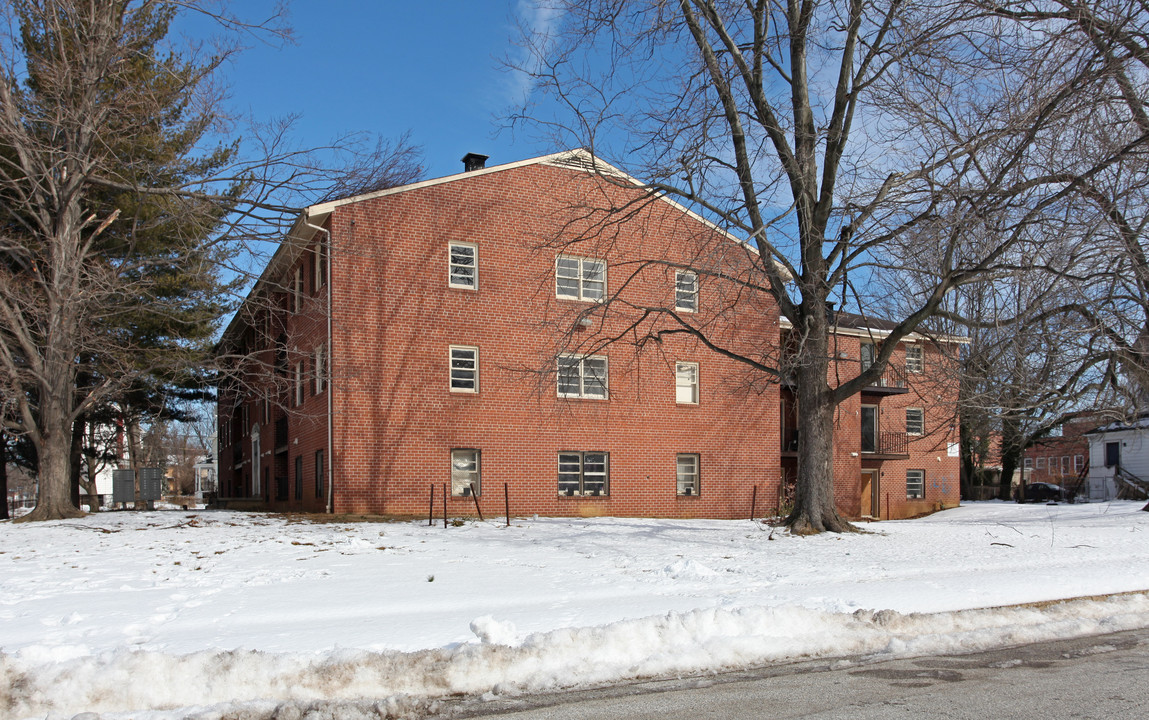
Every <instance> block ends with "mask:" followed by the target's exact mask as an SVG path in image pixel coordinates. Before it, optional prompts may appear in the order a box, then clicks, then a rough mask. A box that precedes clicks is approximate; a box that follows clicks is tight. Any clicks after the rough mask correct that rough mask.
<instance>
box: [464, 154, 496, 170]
mask: <svg viewBox="0 0 1149 720" xmlns="http://www.w3.org/2000/svg"><path fill="white" fill-rule="evenodd" d="M488 157H490V156H489V155H480V154H479V153H467V154H466V155H464V156H463V168H464V169H463V172H472V171H474V170H482V169H483V168H484V167H486V165H487V158H488Z"/></svg>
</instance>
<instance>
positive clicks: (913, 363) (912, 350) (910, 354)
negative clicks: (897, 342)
mask: <svg viewBox="0 0 1149 720" xmlns="http://www.w3.org/2000/svg"><path fill="white" fill-rule="evenodd" d="M924 365H925V363H924V361H923V359H922V346H921V345H906V372H912V373H920V372H921V371H922V369H923V367H924Z"/></svg>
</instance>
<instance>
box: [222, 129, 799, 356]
mask: <svg viewBox="0 0 1149 720" xmlns="http://www.w3.org/2000/svg"><path fill="white" fill-rule="evenodd" d="M530 165H547V166H550V167H557V168H563V169H567V170H573V171H575V172H581V173H587V174H597V175H602V176H606V177H610V178H613V179H616V180H617V181H618V182H619V183H620V184H623V185H633V186H634V187H636V188H643V187H646V183H643V182H642V181H640V180H638V179H637V178H635V177H633V176H631V175H628V174H627V173H625V172H623V171H622V170H619V169H618V168H616V167H614V166H613V165H611V164H610V163H607V162H604V161H603V160H601V159H599V158H598V157H596V156H595V155H594V154H593V153H591V152H590V151H589V150H586V149H584V148H578V149H575V150H564V151H562V152H557V153H552V154H550V155H542V156H540V157H536V158H530V159H528V160H519V161H517V162H512V163H506V164H503V165H494V166H492V167H488V168H483V169H482V170H471V171H466V172H461V173H456V174H454V175H446V176H443V177H439V178H433V179H431V180H420V181H419V182H414V183H409V184H407V185H399V186H397V187H393V188H387V189H385V190H376V191H374V192H369V193H363V194H362V195H353V196H351V197H346V198H340V199H338V200H330V201H327V202H322V203H317V204H315V205H311V206H309V207H307V208H304V210H303V212H301V213H300V214H299V216H298V217H297V218H296V219H295V222H294V223H293V224H292V226H291V229H290V230H289V231H288V232H287V234H286V235H285V236H284V239H283V242H281V243H280V245H279V247H278V248H277V249H276V251H275V254H274V255H272V256H271V259H270V260H269V261H268V263H267V267H265V268H264V270H263V272H262V273H261V274H260V276H259V279H258V280H256V282H255V285H253V286H252V288H251V291H250V292H248V294H247V297H248V298H251V297H253V296H256V295H258V294H260V293H261V292H264V291H266V289H267V288H268V287H269V286H271V285H272V284H273V282H272V281H273V278H275V277H276V276H278V275H280V274H281V273H282V272H283V271H284V270H286V269H287V268H288V267H290V266H292V265H294V264H295V260H296V259H297V258H298V257H299V254H300V253H302V252H303V250H305V249H306V248H307V247H308V246H309V245H310V244H311V241H312V239H313V238H314V237H315V235H316V233H319V232H321V231H322V229H323V228H322V225H323V223H325V222H327V219H328V218H329V217H330V216H331V213H332V212H334V211H335V210H336V209H338V208H340V207H343V206H344V205H352V204H354V203H359V202H364V201H368V200H375V199H376V198H382V197H388V196H391V195H398V194H401V193H406V192H411V191H413V190H420V189H423V188H428V187H434V186H436V185H445V184H447V183H452V182H456V181H458V180H473V179H475V178H478V177H483V176H485V175H493V174H495V173H500V172H506V171H507V170H516V169H518V168H523V167H527V166H530ZM658 199H659V200H661V201H662V202H665V203H668V204H670V205H671V206H673V207H674V208H675V209H677V210H679V211H680V212H682V213H683V214H685V215H688V216H690V217H691V218H693V219H694V220H697V221H698V222H700V223H702V224H703V225H705V226H707V227H708V228H710V229H711V230H713V231H714V232H716V233H718V234H720V235H723V236H725V237H727V238H729V239H730V240H732V241H733V242H736V243H738V244H739V245H742V246H743V247H745V248H747V249H748V250H750V251H751V252H754V253H755V254H757V249H756V248H755V247H754V246H752V245H749V244H748V243H747V242H746V241H745V240H744V239H741V238H738V237H736V236H734V235H732V234H731V233H729V232H727V231H726V230H723V229H722V228H720V227H719V226H718V225H716V224H714V223H713V222H711V221H709V220H707V219H706V218H704V217H702V216H701V215H699V214H698V213H696V212H694V211H693V210H691V209H690V208H687V207H686V206H684V205H682V204H681V203H678V202H676V201H674V200H672V199H671V198H669V197H667V196H666V195H659V196H658ZM783 272H785V271H783ZM246 303H247V299H245V300H244V304H245V305H246ZM242 309H243V307H242V306H241V307H240V309H239V310H237V311H236V313H235V315H234V316H232V319H231V321H230V322H229V323H228V326H227V328H226V329H224V331H223V334H222V336H221V338H220V343H219V344H220V345H223V344H225V342H226V341H227V340H229V339H231V338H232V337H234V335H235V334H236V333H238V332H239V330H238V328H239V326H240V325H241V324H242V323H241V321H240V320H239V317H240V312H241V311H242Z"/></svg>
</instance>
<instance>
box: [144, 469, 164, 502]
mask: <svg viewBox="0 0 1149 720" xmlns="http://www.w3.org/2000/svg"><path fill="white" fill-rule="evenodd" d="M163 488H164V471H163V470H161V469H160V468H140V500H141V501H142V502H146V503H151V502H155V501H156V500H159V499H160V495H161V494H162V493H163Z"/></svg>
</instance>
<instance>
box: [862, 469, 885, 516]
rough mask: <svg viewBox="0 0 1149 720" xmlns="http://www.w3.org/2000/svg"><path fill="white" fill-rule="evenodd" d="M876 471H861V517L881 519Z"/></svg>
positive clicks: (879, 492)
mask: <svg viewBox="0 0 1149 720" xmlns="http://www.w3.org/2000/svg"><path fill="white" fill-rule="evenodd" d="M878 477H879V476H878V471H877V470H863V471H862V517H875V518H876V517H881V516H882V513H881V503H880V501H879V498H880V497H881V489H880V487H879V483H880V482H881V481H880V480H879V479H878Z"/></svg>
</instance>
